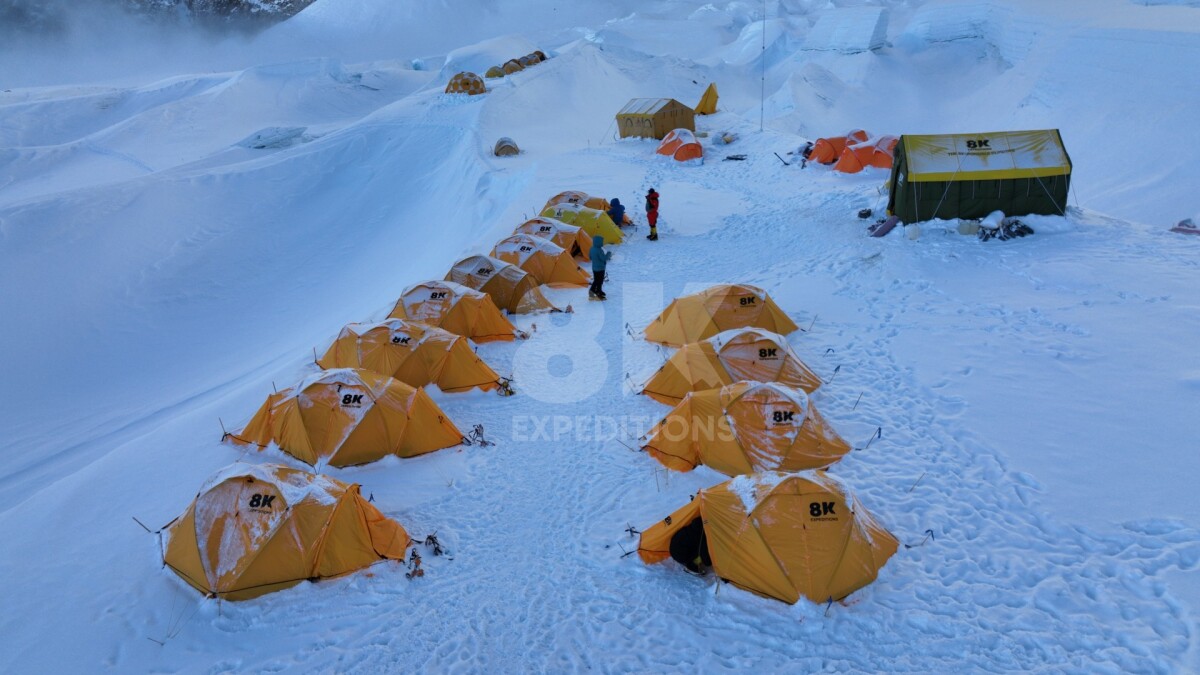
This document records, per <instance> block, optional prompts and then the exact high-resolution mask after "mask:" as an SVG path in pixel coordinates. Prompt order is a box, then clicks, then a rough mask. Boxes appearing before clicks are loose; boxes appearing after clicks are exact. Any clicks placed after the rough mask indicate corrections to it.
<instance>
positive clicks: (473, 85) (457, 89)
mask: <svg viewBox="0 0 1200 675" xmlns="http://www.w3.org/2000/svg"><path fill="white" fill-rule="evenodd" d="M446 93H447V94H469V95H471V96H474V95H476V94H484V93H487V87H486V86H485V85H484V84H483V78H481V77H479V76H478V75H476V74H475V73H468V72H465V71H464V72H461V73H459V74H457V75H455V76H454V77H452V78H450V81H449V82H448V83H446Z"/></svg>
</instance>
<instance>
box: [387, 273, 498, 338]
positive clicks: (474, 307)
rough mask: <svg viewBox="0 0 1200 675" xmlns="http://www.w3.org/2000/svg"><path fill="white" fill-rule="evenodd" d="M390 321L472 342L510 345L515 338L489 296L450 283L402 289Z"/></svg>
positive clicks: (426, 283)
mask: <svg viewBox="0 0 1200 675" xmlns="http://www.w3.org/2000/svg"><path fill="white" fill-rule="evenodd" d="M388 317H389V318H392V319H411V320H413V321H419V322H421V323H424V324H428V325H430V326H437V327H438V328H441V329H442V330H447V331H450V332H451V333H454V334H455V335H461V336H463V337H465V338H470V339H472V340H474V341H475V342H496V341H511V340H513V339H514V338H515V337H516V335H517V329H516V327H515V326H513V325H512V322H510V321H509V320H508V319H507V318H506V317H505V316H504V315H503V314H501V313H500V309H499V308H498V307H496V303H494V302H492V298H491V296H489V295H488V294H487V293H482V292H480V291H477V290H475V289H473V288H467V287H466V286H463V285H462V284H456V283H454V282H452V281H422V282H421V283H419V284H413V285H412V286H409V287H408V288H406V289H404V292H403V293H401V294H400V299H399V300H398V301H396V306H395V307H393V308H392V313H391V314H389V315H388Z"/></svg>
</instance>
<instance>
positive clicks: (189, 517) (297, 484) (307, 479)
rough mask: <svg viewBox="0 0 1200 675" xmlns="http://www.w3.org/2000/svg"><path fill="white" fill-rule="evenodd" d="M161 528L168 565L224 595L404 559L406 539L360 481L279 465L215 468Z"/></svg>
mask: <svg viewBox="0 0 1200 675" xmlns="http://www.w3.org/2000/svg"><path fill="white" fill-rule="evenodd" d="M164 530H166V537H165V543H166V545H165V550H164V551H163V562H164V563H165V564H166V566H167V567H169V568H171V571H173V572H175V573H176V574H178V575H179V576H180V577H182V578H183V580H184V581H186V582H187V583H189V584H191V585H192V586H194V587H195V588H196V589H197V590H199V591H200V592H201V593H204V594H205V595H207V596H209V597H216V598H221V599H224V600H247V599H250V598H255V597H258V596H260V595H263V594H264V593H270V592H271V591H277V590H281V589H284V588H287V587H289V586H294V585H296V584H298V583H300V582H302V581H313V580H316V579H327V578H329V577H336V576H340V575H343V574H349V573H351V572H355V571H357V570H361V569H365V568H367V567H369V566H371V565H374V564H375V563H378V562H380V561H381V560H397V561H403V560H404V552H405V549H407V548H408V544H409V536H408V533H407V532H405V531H404V528H403V527H401V526H400V524H399V523H397V522H396V521H394V520H391V519H389V518H387V517H385V516H384V515H383V514H382V513H380V512H379V510H378V509H376V508H375V507H374V506H373V505H371V504H370V503H368V502H367V500H366V499H363V497H362V495H361V494H359V491H358V485H354V484H347V483H343V482H341V481H339V480H335V479H333V478H328V477H326V476H318V475H314V474H311V473H308V472H307V471H300V470H298V469H292V468H289V467H285V466H280V465H277V464H263V465H256V464H242V463H238V464H234V465H232V466H228V467H226V468H224V469H222V470H221V471H218V472H217V473H216V474H215V475H213V476H212V477H211V478H209V479H208V480H207V481H206V482H205V483H204V486H203V487H201V488H200V492H199V494H197V495H196V498H195V499H194V500H193V501H192V503H191V504H190V505H189V506H188V508H187V510H186V511H184V512H183V515H181V516H179V517H178V518H176V519H175V520H173V521H171V522H170V523H168V524H167V526H166V527H165V528H164Z"/></svg>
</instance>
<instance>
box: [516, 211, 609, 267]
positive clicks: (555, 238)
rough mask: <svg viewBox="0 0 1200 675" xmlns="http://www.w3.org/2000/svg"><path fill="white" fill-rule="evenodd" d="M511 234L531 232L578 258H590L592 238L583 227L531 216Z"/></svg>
mask: <svg viewBox="0 0 1200 675" xmlns="http://www.w3.org/2000/svg"><path fill="white" fill-rule="evenodd" d="M513 234H532V235H533V236H535V237H542V238H543V239H549V240H550V241H552V242H554V243H555V244H556V245H558V246H561V247H562V248H564V249H566V250H567V251H568V252H569V253H570V254H571V255H573V256H575V257H576V258H579V259H580V260H591V259H592V255H591V253H592V238H591V237H590V236H588V233H587V232H584V231H583V228H581V227H576V226H574V225H568V224H566V223H564V222H562V221H559V220H551V219H549V218H531V219H530V220H527V221H525V222H523V223H521V224H520V225H518V226H517V227H516V229H514V230H513Z"/></svg>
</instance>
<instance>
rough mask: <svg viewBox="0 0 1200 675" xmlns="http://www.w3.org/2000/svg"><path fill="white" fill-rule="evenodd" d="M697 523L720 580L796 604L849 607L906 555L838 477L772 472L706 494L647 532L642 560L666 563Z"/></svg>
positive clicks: (641, 544) (640, 550)
mask: <svg viewBox="0 0 1200 675" xmlns="http://www.w3.org/2000/svg"><path fill="white" fill-rule="evenodd" d="M697 518H700V519H701V521H702V522H703V528H704V535H705V537H706V538H707V542H708V554H709V556H710V557H711V558H712V567H713V571H714V572H715V573H716V574H717V576H718V577H720V578H722V579H726V580H728V581H729V582H730V583H732V584H734V585H736V586H738V587H739V588H743V589H745V590H747V591H750V592H752V593H757V594H759V595H763V596H766V597H769V598H775V599H777V600H782V601H784V602H788V603H795V602H797V601H798V600H799V599H800V598H801V597H805V598H808V599H809V600H811V601H812V602H816V603H821V602H828V601H830V600H841V599H842V598H845V597H846V596H848V595H850V594H851V593H853V592H854V591H857V590H858V589H860V588H862V587H864V586H866V585H868V584H870V583H871V582H872V581H874V580H875V578H876V577H877V576H878V575H879V570H880V568H882V567H883V566H884V564H885V563H887V561H888V559H889V558H891V557H892V555H893V554H894V553H895V552H896V549H897V548H899V542H897V541H896V538H895V537H894V536H892V534H891V533H890V532H888V531H887V530H885V529H884V528H883V526H882V525H880V524H879V523H878V522H876V521H875V519H874V518H873V517H872V516H871V514H870V513H868V512H867V510H866V509H865V508H863V506H862V505H861V504H859V503H858V500H857V499H855V498H854V497H853V496H852V495H851V494H850V493H849V491H847V490H846V489H845V488H844V487H843V486H842V485H841V484H840V483H838V482H837V481H835V480H834V479H833V477H832V476H829V475H828V474H826V473H824V472H806V473H800V474H786V473H775V472H771V473H763V474H756V475H752V476H738V477H736V478H733V479H732V480H728V481H726V482H724V483H721V484H719V485H715V486H713V487H710V488H707V489H704V490H700V492H699V493H698V494H697V495H696V498H695V499H693V500H692V501H691V502H689V503H688V504H687V505H686V506H684V507H683V508H681V509H679V510H678V511H676V512H674V513H672V514H671V515H670V516H668V517H667V518H665V519H664V520H662V521H660V522H658V523H656V524H655V525H653V526H652V527H649V528H647V529H646V530H645V531H643V532H642V536H641V540H640V542H639V543H638V556H639V557H641V559H642V561H643V562H645V563H647V564H652V563H657V562H661V561H663V560H666V559H667V557H668V556H669V555H670V546H671V538H672V537H673V536H674V535H675V534H676V533H677V532H679V531H680V530H681V529H683V528H684V527H686V526H688V525H690V524H691V523H692V522H693V521H694V520H695V519H697Z"/></svg>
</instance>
